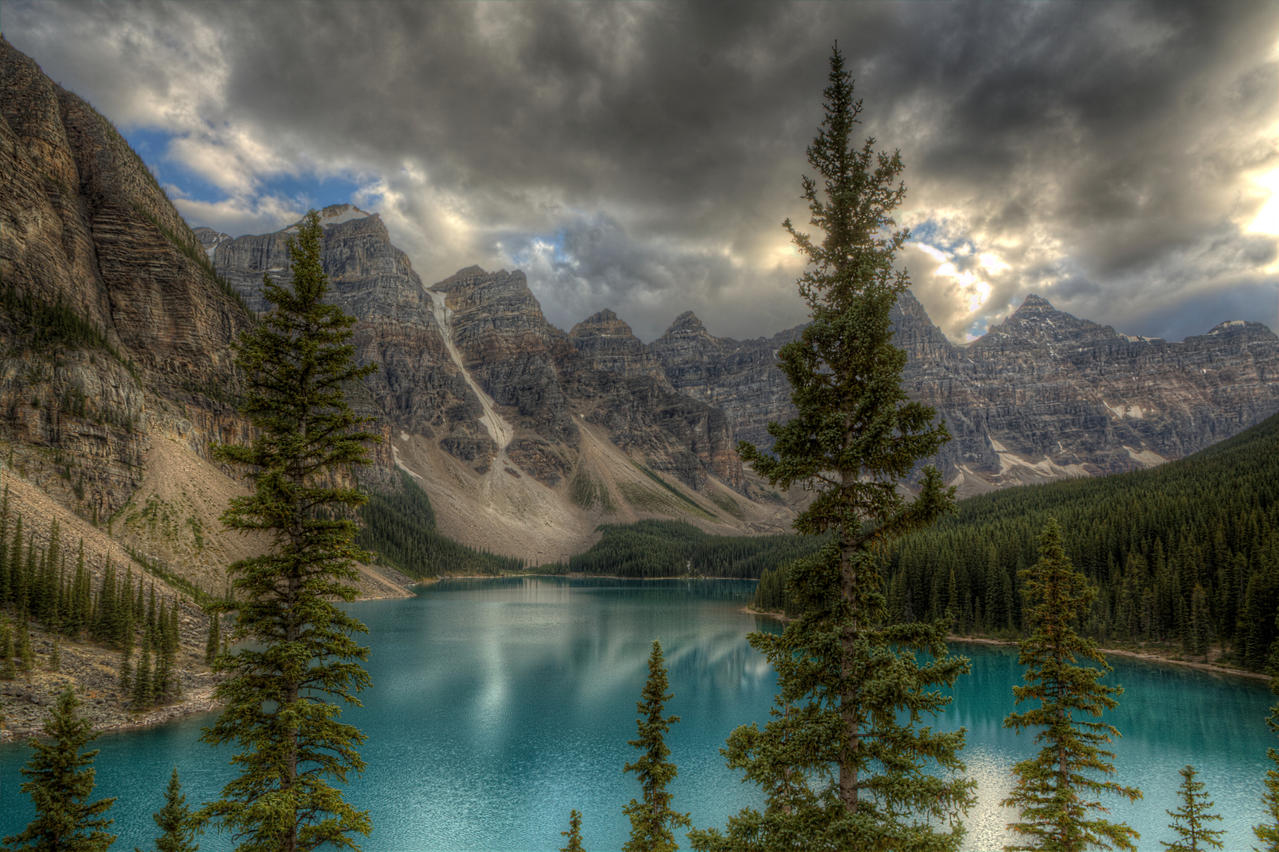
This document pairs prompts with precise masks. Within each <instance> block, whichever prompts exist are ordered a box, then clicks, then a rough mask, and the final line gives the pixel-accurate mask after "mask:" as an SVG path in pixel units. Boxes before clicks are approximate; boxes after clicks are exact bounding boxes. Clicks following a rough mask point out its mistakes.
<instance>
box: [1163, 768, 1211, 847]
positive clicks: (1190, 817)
mask: <svg viewBox="0 0 1279 852" xmlns="http://www.w3.org/2000/svg"><path fill="white" fill-rule="evenodd" d="M1177 793H1178V795H1179V796H1180V797H1181V807H1179V808H1177V810H1175V811H1167V814H1168V816H1170V817H1172V825H1171V826H1170V827H1171V828H1172V830H1173V831H1175V832H1176V833H1177V839H1176V840H1174V841H1173V842H1172V843H1166V842H1164V841H1162V840H1161V841H1159V842H1160V844H1161V845H1162V846H1164V848H1166V849H1167V850H1168V852H1204V850H1205V849H1220V848H1221V845H1222V844H1221V839H1220V838H1221V835H1223V834H1225V831H1224V830H1222V829H1219V828H1208V827H1207V823H1212V822H1221V815H1220V814H1217V813H1213V810H1212V807H1213V803H1212V801H1211V800H1209V798H1208V794H1207V793H1206V792H1204V784H1203V782H1202V781H1197V780H1195V768H1194V767H1193V766H1191V765H1190V764H1186V765H1185V766H1183V767H1182V768H1181V786H1180V787H1179V788H1177Z"/></svg>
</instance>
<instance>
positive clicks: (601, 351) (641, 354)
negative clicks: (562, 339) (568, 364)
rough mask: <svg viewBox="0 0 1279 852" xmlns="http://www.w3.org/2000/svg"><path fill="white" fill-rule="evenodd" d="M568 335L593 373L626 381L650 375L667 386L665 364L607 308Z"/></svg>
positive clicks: (576, 326)
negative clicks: (620, 377)
mask: <svg viewBox="0 0 1279 852" xmlns="http://www.w3.org/2000/svg"><path fill="white" fill-rule="evenodd" d="M568 336H569V340H571V341H572V343H573V347H574V348H575V349H576V350H577V352H578V354H579V355H581V356H582V358H583V359H585V362H586V364H587V366H588V367H589V368H590V369H592V370H604V371H606V372H610V373H616V374H617V375H620V376H622V377H624V378H632V377H635V376H649V377H651V378H654V379H656V380H658V381H659V382H661V383H662V384H663V385H666V384H667V382H666V372H665V371H664V370H663V369H662V365H661V363H660V362H659V361H658V360H657V358H656V357H655V356H654V355H653V353H652V352H650V351H649V350H648V347H646V346H645V345H644V344H643V343H642V342H641V341H640V339H639V338H638V337H636V336H635V334H634V333H633V332H632V331H631V327H630V326H629V325H627V324H626V323H625V322H623V321H622V320H621V319H620V318H619V317H618V316H617V314H615V313H613V312H612V311H610V310H608V309H607V308H605V309H604V310H602V311H600V312H599V313H596V314H592V315H591V316H589V317H587V318H586V319H584V320H582V321H581V322H579V323H578V324H577V325H575V326H573V328H572V329H571V330H570V331H569V333H568Z"/></svg>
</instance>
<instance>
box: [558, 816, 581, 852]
mask: <svg viewBox="0 0 1279 852" xmlns="http://www.w3.org/2000/svg"><path fill="white" fill-rule="evenodd" d="M560 834H562V835H563V836H565V837H567V838H568V845H567V846H561V847H560V852H586V850H585V849H583V848H582V815H581V814H580V813H578V812H577V811H569V814H568V831H561V832H560Z"/></svg>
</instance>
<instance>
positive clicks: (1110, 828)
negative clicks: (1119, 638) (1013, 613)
mask: <svg viewBox="0 0 1279 852" xmlns="http://www.w3.org/2000/svg"><path fill="white" fill-rule="evenodd" d="M1019 576H1020V578H1021V581H1022V595H1023V597H1024V598H1025V622H1026V624H1025V626H1026V631H1027V635H1026V636H1025V638H1023V639H1022V640H1021V642H1020V643H1019V646H1020V649H1021V651H1020V654H1019V655H1018V661H1019V662H1020V663H1021V664H1022V665H1023V666H1026V671H1025V674H1024V679H1025V685H1024V686H1014V687H1013V694H1014V695H1015V696H1016V698H1017V703H1018V704H1021V703H1022V702H1023V701H1037V702H1039V706H1038V707H1031V708H1030V709H1029V710H1024V711H1021V712H1013V713H1009V714H1008V716H1007V717H1006V718H1005V719H1004V727H1006V728H1012V729H1014V730H1016V731H1018V732H1021V731H1022V730H1024V729H1026V728H1035V729H1038V732H1037V733H1036V734H1035V742H1036V743H1039V744H1040V745H1041V748H1040V750H1039V753H1038V754H1036V755H1035V756H1034V757H1032V758H1030V759H1028V760H1023V761H1021V762H1020V763H1018V764H1017V765H1016V766H1014V767H1013V775H1014V776H1015V778H1016V785H1015V786H1014V787H1013V791H1012V793H1011V794H1010V795H1009V797H1008V798H1007V799H1006V800H1005V802H1004V804H1005V805H1009V806H1012V807H1015V808H1017V809H1018V810H1019V811H1020V815H1021V818H1020V821H1019V822H1016V823H1013V824H1011V825H1010V826H1009V829H1010V830H1011V831H1012V832H1013V833H1014V835H1016V837H1017V842H1016V843H1014V844H1010V845H1008V846H1005V847H1004V849H1005V850H1009V852H1011V850H1022V849H1024V850H1035V849H1053V850H1058V852H1082V850H1084V849H1091V848H1097V849H1135V848H1136V846H1135V845H1134V844H1133V841H1134V840H1136V839H1137V837H1138V834H1137V832H1136V831H1135V830H1133V829H1132V828H1131V827H1129V826H1127V825H1124V824H1123V823H1114V822H1110V821H1109V820H1106V819H1103V818H1101V817H1100V816H1098V814H1099V813H1105V810H1106V809H1105V808H1104V807H1103V806H1102V805H1101V803H1100V802H1099V801H1098V800H1096V799H1095V798H1093V797H1095V796H1096V795H1098V794H1100V793H1110V794H1113V795H1117V796H1123V797H1125V798H1127V799H1129V800H1134V799H1140V798H1141V791H1140V790H1138V789H1137V788H1135V787H1125V786H1123V785H1120V784H1117V783H1115V782H1114V781H1103V780H1098V779H1097V778H1096V777H1093V775H1094V774H1100V775H1102V776H1106V775H1110V774H1112V773H1114V771H1115V767H1114V765H1113V764H1112V763H1111V761H1112V760H1113V759H1114V756H1115V755H1114V752H1111V751H1109V750H1107V749H1105V748H1104V746H1105V745H1106V744H1107V743H1109V742H1110V740H1111V738H1112V737H1116V736H1118V735H1119V732H1118V731H1117V730H1116V729H1115V728H1114V726H1113V725H1108V724H1106V723H1105V722H1098V721H1093V720H1094V719H1095V718H1096V717H1098V716H1100V715H1101V714H1102V713H1103V712H1105V711H1106V710H1109V709H1111V708H1112V707H1114V706H1115V705H1116V704H1117V703H1118V702H1117V701H1116V700H1115V696H1117V695H1119V694H1120V693H1121V692H1123V690H1122V689H1121V688H1120V687H1118V686H1108V685H1106V684H1102V683H1100V682H1099V681H1100V679H1101V677H1102V676H1103V675H1105V674H1106V673H1107V672H1109V671H1110V666H1109V664H1107V663H1106V658H1105V657H1103V656H1102V655H1101V652H1099V651H1098V650H1097V643H1096V642H1094V641H1093V640H1091V639H1085V638H1083V637H1082V636H1080V635H1079V634H1078V633H1077V632H1076V631H1075V625H1076V624H1078V623H1079V622H1080V621H1081V620H1082V619H1083V618H1084V617H1085V615H1086V614H1087V612H1088V609H1089V606H1090V604H1091V603H1092V599H1093V596H1094V595H1095V594H1096V591H1095V590H1094V589H1093V587H1092V586H1090V585H1089V584H1088V581H1087V579H1085V577H1084V575H1083V574H1082V573H1080V571H1079V570H1078V569H1076V568H1075V566H1074V565H1072V564H1071V563H1070V560H1069V559H1068V558H1067V557H1066V550H1065V548H1064V547H1063V546H1062V540H1061V530H1060V528H1058V526H1057V522H1056V521H1055V520H1050V521H1049V522H1048V525H1047V526H1046V527H1044V531H1043V533H1042V534H1041V535H1040V538H1039V561H1038V562H1036V563H1035V564H1034V565H1032V566H1031V567H1029V568H1026V569H1024V570H1022V571H1021V572H1020V574H1019ZM1079 660H1085V661H1088V662H1090V663H1092V664H1093V665H1076V661H1079Z"/></svg>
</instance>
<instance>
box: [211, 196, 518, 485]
mask: <svg viewBox="0 0 1279 852" xmlns="http://www.w3.org/2000/svg"><path fill="white" fill-rule="evenodd" d="M321 223H322V224H323V227H324V264H325V272H326V273H327V274H328V276H329V285H330V288H331V293H332V298H333V301H334V303H336V304H337V305H339V306H340V307H341V308H342V309H343V310H344V311H346V312H347V313H349V314H352V315H353V316H356V317H359V318H360V322H359V323H358V324H357V326H356V329H355V336H354V343H355V347H356V352H357V357H358V358H359V360H360V361H361V362H362V363H368V362H376V363H377V364H378V365H379V369H378V371H377V372H376V373H374V374H373V375H372V376H370V377H369V378H368V379H367V380H366V382H365V389H366V390H367V392H368V394H369V396H370V397H371V398H370V399H368V400H364V401H365V402H366V403H367V404H366V405H365V408H366V409H367V410H366V413H369V414H374V415H376V416H378V417H379V419H382V420H384V421H385V422H386V423H387V424H388V425H389V426H390V427H392V428H397V429H412V430H414V431H417V432H420V433H421V434H424V435H427V436H429V437H431V438H433V439H435V440H438V441H440V442H441V443H442V444H443V445H444V446H445V447H446V448H448V449H449V451H450V452H453V453H454V454H455V455H457V456H459V457H461V458H463V459H466V460H474V459H476V458H481V457H484V456H485V455H486V454H491V452H492V450H493V447H492V441H491V439H490V438H489V437H488V435H487V433H486V432H485V430H484V427H483V426H482V425H481V423H480V416H481V414H482V407H481V405H480V401H479V399H478V398H477V397H476V395H475V392H474V391H473V390H472V389H471V387H470V386H469V385H468V384H467V381H466V378H465V377H464V376H463V374H462V371H461V369H460V367H459V365H458V364H456V363H455V362H454V360H453V359H452V358H451V357H450V355H449V349H448V343H447V341H446V339H445V335H444V332H443V330H442V328H441V326H440V322H439V319H438V318H437V316H436V308H435V304H434V302H433V300H432V298H431V296H430V294H429V293H428V292H427V291H426V288H425V287H424V286H423V284H422V279H421V278H419V277H418V275H417V273H416V272H414V271H413V268H412V265H411V264H410V263H409V259H408V257H407V256H406V255H405V254H404V252H402V251H400V250H399V249H397V248H396V247H395V246H393V245H391V242H390V239H389V236H388V234H387V231H386V226H385V225H383V224H382V220H381V219H380V218H378V217H377V216H375V215H369V214H367V213H365V212H363V211H361V210H359V209H357V208H355V207H353V206H351V205H349V204H342V205H334V206H331V207H326V208H325V209H324V210H323V211H322V216H321ZM291 231H292V229H286V230H284V231H278V232H276V233H273V234H263V235H258V236H244V237H238V238H232V237H229V236H227V235H226V234H218V233H216V232H214V231H212V230H210V229H208V228H197V229H196V234H197V236H198V237H199V239H200V241H201V243H202V244H203V245H204V247H205V249H206V251H208V252H209V255H210V257H211V258H212V259H213V264H214V268H215V269H216V270H217V272H218V274H219V275H221V276H222V277H223V278H224V279H225V280H226V281H228V282H229V283H230V284H231V286H232V287H234V288H235V290H236V291H237V292H238V293H240V294H241V295H242V296H243V298H244V300H245V301H246V302H247V303H248V304H249V306H250V307H251V308H252V309H253V310H255V311H262V310H265V308H266V307H267V305H266V303H265V301H264V300H263V298H262V287H261V285H262V276H263V275H264V274H267V275H270V276H271V277H272V278H273V279H275V280H277V281H287V280H288V277H289V274H290V273H289V255H288V248H287V242H288V237H289V235H290V233H291ZM382 452H383V454H384V455H385V452H386V451H385V450H383V451H382ZM382 462H383V463H384V466H387V467H389V466H390V465H391V462H390V460H389V458H383V459H382Z"/></svg>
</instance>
